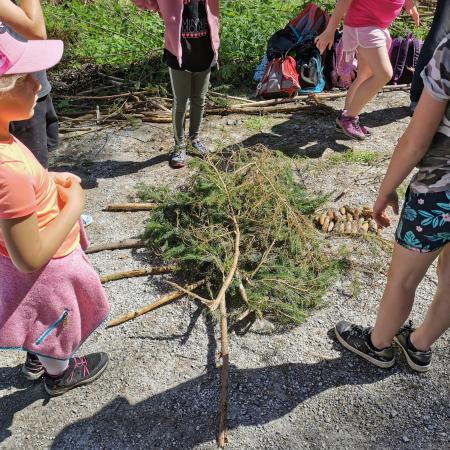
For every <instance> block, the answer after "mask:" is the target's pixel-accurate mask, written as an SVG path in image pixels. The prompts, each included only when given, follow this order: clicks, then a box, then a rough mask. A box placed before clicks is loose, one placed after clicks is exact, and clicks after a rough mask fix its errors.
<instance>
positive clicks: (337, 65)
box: [331, 38, 358, 89]
mask: <svg viewBox="0 0 450 450" xmlns="http://www.w3.org/2000/svg"><path fill="white" fill-rule="evenodd" d="M357 69H358V62H357V60H356V57H355V56H353V58H352V59H351V60H350V61H346V58H345V54H344V50H343V45H342V38H339V39H338V40H336V41H335V43H334V45H333V68H332V70H331V83H332V84H333V87H337V88H344V89H348V88H349V87H350V85H351V84H352V83H353V81H354V80H355V78H356V72H357Z"/></svg>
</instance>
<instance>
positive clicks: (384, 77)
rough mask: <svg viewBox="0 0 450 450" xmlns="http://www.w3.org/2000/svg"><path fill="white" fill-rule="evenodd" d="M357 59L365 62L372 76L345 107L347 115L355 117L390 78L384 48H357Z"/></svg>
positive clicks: (389, 69)
mask: <svg viewBox="0 0 450 450" xmlns="http://www.w3.org/2000/svg"><path fill="white" fill-rule="evenodd" d="M358 55H359V57H360V58H361V57H362V58H363V60H364V61H366V62H367V64H368V66H369V68H370V70H371V71H372V74H373V75H372V76H371V77H369V78H368V79H366V80H365V81H364V82H362V83H361V84H360V85H359V86H358V87H357V88H356V89H355V92H354V93H352V98H351V102H350V103H348V104H347V105H346V109H347V115H348V116H350V117H356V116H357V115H359V113H360V112H361V111H362V109H363V108H364V106H365V105H366V104H367V103H369V102H370V100H372V98H373V97H375V95H376V94H377V93H378V92H379V90H380V89H381V88H382V87H383V86H384V85H385V84H386V83H387V82H388V81H389V80H390V79H391V78H392V65H391V62H390V60H389V54H388V50H387V48H386V46H382V47H376V48H363V47H359V48H358Z"/></svg>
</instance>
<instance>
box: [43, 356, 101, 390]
mask: <svg viewBox="0 0 450 450" xmlns="http://www.w3.org/2000/svg"><path fill="white" fill-rule="evenodd" d="M108 362H109V356H108V354H107V353H103V352H100V353H91V354H89V355H86V356H81V357H80V358H78V357H76V356H75V357H73V358H70V361H69V367H68V368H67V369H66V370H65V371H64V373H63V374H62V375H60V376H58V377H52V376H50V375H49V374H47V373H46V374H45V375H44V388H45V390H46V391H47V393H48V394H49V395H51V396H52V397H53V396H56V395H61V394H64V393H65V392H67V391H70V390H71V389H73V388H76V387H78V386H83V385H84V384H89V383H92V382H93V381H94V380H96V379H97V378H98V377H99V376H100V375H101V374H102V373H103V372H104V370H105V369H106V366H107V365H108Z"/></svg>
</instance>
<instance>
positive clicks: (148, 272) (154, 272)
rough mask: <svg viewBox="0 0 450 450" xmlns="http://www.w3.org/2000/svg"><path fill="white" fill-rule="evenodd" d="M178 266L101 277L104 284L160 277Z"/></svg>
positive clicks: (129, 271)
mask: <svg viewBox="0 0 450 450" xmlns="http://www.w3.org/2000/svg"><path fill="white" fill-rule="evenodd" d="M176 268H177V266H174V265H172V266H157V267H149V268H148V269H134V270H127V271H126V272H116V273H111V274H109V275H103V276H102V277H100V281H101V282H102V284H104V283H108V282H109V281H117V280H122V279H124V278H134V277H145V276H146V275H158V274H161V273H169V272H173V271H174V270H175V269H176Z"/></svg>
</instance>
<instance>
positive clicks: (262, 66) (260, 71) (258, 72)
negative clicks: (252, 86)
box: [253, 55, 269, 83]
mask: <svg viewBox="0 0 450 450" xmlns="http://www.w3.org/2000/svg"><path fill="white" fill-rule="evenodd" d="M267 64H269V60H268V59H267V55H264V56H263V58H262V60H261V62H260V63H259V64H258V65H257V66H256V67H255V73H254V74H253V81H256V82H257V83H259V82H260V81H261V80H262V79H263V76H264V73H265V72H266V67H267Z"/></svg>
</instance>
